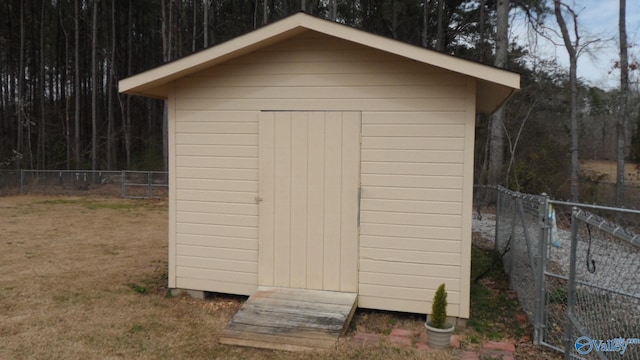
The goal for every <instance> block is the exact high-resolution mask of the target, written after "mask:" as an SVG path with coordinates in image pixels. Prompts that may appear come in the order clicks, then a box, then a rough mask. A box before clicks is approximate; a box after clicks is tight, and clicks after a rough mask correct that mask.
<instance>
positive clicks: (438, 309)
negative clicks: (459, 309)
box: [430, 283, 447, 329]
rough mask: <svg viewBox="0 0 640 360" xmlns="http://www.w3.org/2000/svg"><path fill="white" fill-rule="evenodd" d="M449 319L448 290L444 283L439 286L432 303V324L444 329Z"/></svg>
mask: <svg viewBox="0 0 640 360" xmlns="http://www.w3.org/2000/svg"><path fill="white" fill-rule="evenodd" d="M446 320H447V292H446V291H445V289H444V283H443V284H441V285H440V286H438V290H436V293H435V295H434V296H433V304H432V305H431V324H430V325H431V326H433V327H435V328H438V329H444V328H445V321H446Z"/></svg>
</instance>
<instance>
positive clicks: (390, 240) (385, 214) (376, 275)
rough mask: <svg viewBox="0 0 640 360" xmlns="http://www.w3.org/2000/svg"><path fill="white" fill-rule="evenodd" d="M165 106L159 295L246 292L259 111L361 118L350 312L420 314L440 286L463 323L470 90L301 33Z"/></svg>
mask: <svg viewBox="0 0 640 360" xmlns="http://www.w3.org/2000/svg"><path fill="white" fill-rule="evenodd" d="M171 104H172V105H171V106H172V108H171V115H172V119H171V122H172V125H171V126H172V127H174V131H175V134H174V135H173V134H172V136H175V139H174V140H175V141H173V142H171V144H170V146H171V152H172V156H171V159H172V160H173V163H171V164H170V165H171V169H170V173H171V174H172V179H171V180H172V185H171V186H172V187H173V188H174V189H173V193H174V194H175V196H174V200H173V202H172V203H170V218H172V217H173V218H174V219H175V220H176V224H175V227H174V229H170V232H171V233H170V249H169V252H170V260H169V261H170V264H169V265H170V274H169V276H170V286H175V287H178V288H189V289H198V290H207V291H219V292H230V293H237V294H250V293H252V292H253V291H254V290H255V288H256V286H257V269H258V267H257V258H258V256H257V249H258V240H257V239H258V238H257V236H258V227H257V226H258V220H257V214H258V206H257V205H256V202H255V198H256V197H257V196H258V161H257V159H258V156H257V154H258V134H257V131H258V126H257V119H258V112H259V111H261V110H287V111H291V110H304V111H313V110H321V111H322V110H325V111H330V110H342V111H345V110H347V111H350V110H352V111H362V121H363V125H362V150H361V156H362V160H361V167H362V179H361V182H362V202H361V212H360V217H361V228H360V234H361V237H360V248H359V252H360V254H359V257H360V263H359V266H360V272H359V278H360V287H359V292H360V297H359V305H360V306H362V307H371V308H379V309H387V310H399V311H411V312H419V313H425V312H428V311H429V305H430V300H431V298H432V294H433V291H435V288H436V287H437V286H438V285H439V284H440V283H441V282H445V283H447V287H448V290H449V302H450V307H449V312H450V314H451V315H453V316H461V317H468V297H469V293H468V292H469V287H468V276H469V273H468V271H469V265H468V262H469V259H468V258H469V254H468V253H469V250H466V249H467V248H468V247H470V241H471V224H470V216H471V199H472V194H471V192H472V178H473V174H472V170H473V126H474V115H475V82H474V80H473V79H471V78H468V77H466V76H462V75H459V74H455V73H451V72H446V71H442V70H440V69H438V68H435V67H431V66H426V65H424V64H419V63H417V62H414V61H411V60H407V59H404V58H401V57H398V56H395V55H392V54H388V53H384V52H381V51H377V50H372V49H369V48H366V47H363V46H359V45H353V44H351V43H349V42H347V41H344V40H338V39H334V38H331V37H328V36H324V35H319V34H317V33H312V32H309V33H307V34H304V35H302V36H298V37H295V38H292V39H289V40H286V41H283V42H282V43H279V44H277V45H274V46H271V47H269V48H266V49H263V50H260V51H257V52H255V53H251V54H249V55H245V56H243V57H240V58H238V59H235V60H232V61H229V62H226V63H223V64H220V65H218V66H216V67H214V68H211V69H208V70H205V71H202V72H200V73H198V74H195V75H193V76H189V77H185V78H183V79H180V80H178V81H176V82H175V83H174V84H173V89H172V95H171ZM466 217H468V218H469V220H468V221H467V220H465V219H466ZM172 252H173V254H174V255H175V256H173V257H172V256H171V254H172ZM172 274H173V276H174V277H173V279H172ZM172 281H173V282H174V283H173V284H172Z"/></svg>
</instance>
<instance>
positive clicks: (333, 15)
mask: <svg viewBox="0 0 640 360" xmlns="http://www.w3.org/2000/svg"><path fill="white" fill-rule="evenodd" d="M329 6H330V8H329V20H331V21H336V19H337V18H338V0H331V1H330V2H329Z"/></svg>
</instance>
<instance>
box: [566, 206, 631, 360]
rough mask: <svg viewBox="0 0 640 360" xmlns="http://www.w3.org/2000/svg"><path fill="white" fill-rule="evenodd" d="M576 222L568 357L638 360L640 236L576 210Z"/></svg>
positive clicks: (572, 242) (570, 289)
mask: <svg viewBox="0 0 640 360" xmlns="http://www.w3.org/2000/svg"><path fill="white" fill-rule="evenodd" d="M627 218H628V217H627ZM572 220H573V221H572V236H571V246H570V248H571V255H570V264H569V280H568V282H569V283H568V296H567V319H568V329H567V340H568V341H567V343H566V347H565V353H569V354H575V353H577V354H579V355H580V356H581V357H584V358H587V359H598V358H600V359H640V344H638V343H635V341H634V340H633V339H635V340H638V338H640V278H639V277H640V236H638V235H636V234H634V233H633V232H631V231H629V230H628V229H626V228H624V227H622V226H620V225H619V224H617V223H614V222H610V221H608V220H606V219H604V218H602V217H600V216H597V215H595V214H593V213H590V212H588V211H585V210H582V209H578V208H574V209H573V212H572ZM638 342H640V340H638ZM603 345H604V347H603Z"/></svg>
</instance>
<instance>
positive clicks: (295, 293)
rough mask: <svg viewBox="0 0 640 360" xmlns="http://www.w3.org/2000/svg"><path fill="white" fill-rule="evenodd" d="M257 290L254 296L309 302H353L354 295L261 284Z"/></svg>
mask: <svg viewBox="0 0 640 360" xmlns="http://www.w3.org/2000/svg"><path fill="white" fill-rule="evenodd" d="M259 290H260V291H259V292H256V294H254V298H271V299H285V300H297V301H306V302H310V303H326V304H350V303H351V302H353V297H354V296H355V293H348V292H337V291H322V290H307V289H290V288H271V287H262V286H261V287H260V289H259Z"/></svg>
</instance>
